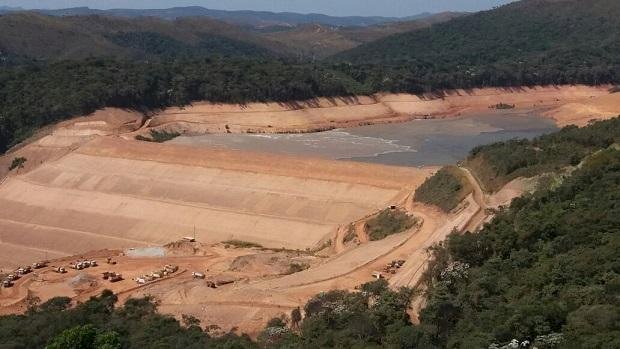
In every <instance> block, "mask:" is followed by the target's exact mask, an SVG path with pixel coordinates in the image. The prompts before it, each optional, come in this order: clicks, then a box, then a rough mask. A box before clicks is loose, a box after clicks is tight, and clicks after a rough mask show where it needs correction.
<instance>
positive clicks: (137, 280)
mask: <svg viewBox="0 0 620 349" xmlns="http://www.w3.org/2000/svg"><path fill="white" fill-rule="evenodd" d="M136 282H137V283H138V284H139V285H144V284H146V279H145V278H141V277H140V278H136Z"/></svg>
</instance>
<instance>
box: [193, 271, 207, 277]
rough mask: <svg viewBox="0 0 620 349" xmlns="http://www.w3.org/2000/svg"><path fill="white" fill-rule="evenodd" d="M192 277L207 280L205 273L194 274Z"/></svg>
mask: <svg viewBox="0 0 620 349" xmlns="http://www.w3.org/2000/svg"><path fill="white" fill-rule="evenodd" d="M192 276H193V277H194V279H204V278H205V274H203V273H199V272H196V271H194V272H192Z"/></svg>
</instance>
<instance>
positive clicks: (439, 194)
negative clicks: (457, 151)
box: [414, 166, 472, 212]
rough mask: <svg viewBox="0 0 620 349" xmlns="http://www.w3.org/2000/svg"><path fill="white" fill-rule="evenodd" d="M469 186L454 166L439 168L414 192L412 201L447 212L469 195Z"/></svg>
mask: <svg viewBox="0 0 620 349" xmlns="http://www.w3.org/2000/svg"><path fill="white" fill-rule="evenodd" d="M471 191H472V188H471V184H469V181H468V180H467V178H466V177H465V175H464V174H463V172H462V171H461V170H460V169H459V168H458V167H456V166H446V167H443V168H441V169H440V170H439V171H437V173H435V174H434V175H433V176H432V177H430V178H429V179H427V180H426V181H424V183H422V185H421V186H420V187H418V189H416V191H415V196H414V200H415V201H419V202H423V203H426V204H430V205H435V206H437V207H439V208H441V209H442V210H443V211H445V212H449V211H451V210H453V209H454V208H456V206H457V205H458V204H459V203H460V202H461V201H463V199H465V197H466V196H467V195H468V194H469V193H471Z"/></svg>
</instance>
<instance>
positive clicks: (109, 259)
mask: <svg viewBox="0 0 620 349" xmlns="http://www.w3.org/2000/svg"><path fill="white" fill-rule="evenodd" d="M106 263H108V264H112V265H114V264H116V261H115V260H112V257H108V259H106Z"/></svg>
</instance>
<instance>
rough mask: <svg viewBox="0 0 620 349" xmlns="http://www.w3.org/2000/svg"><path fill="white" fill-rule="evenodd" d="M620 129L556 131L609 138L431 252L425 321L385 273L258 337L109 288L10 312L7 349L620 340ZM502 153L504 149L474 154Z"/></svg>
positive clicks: (1, 323) (604, 124)
mask: <svg viewBox="0 0 620 349" xmlns="http://www.w3.org/2000/svg"><path fill="white" fill-rule="evenodd" d="M618 124H620V118H615V119H612V120H608V121H601V122H597V123H594V124H593V125H590V126H588V127H585V128H582V129H575V128H571V127H569V128H565V129H564V130H562V131H559V132H557V133H555V134H552V135H550V136H547V137H548V138H546V142H548V146H549V147H554V146H555V147H557V148H558V149H562V148H563V146H564V145H566V144H563V143H567V144H572V142H574V141H575V139H591V140H594V139H602V141H596V142H595V141H592V142H593V143H590V144H591V146H589V147H587V148H586V149H587V150H584V151H580V152H576V154H578V155H577V157H573V155H572V154H569V153H564V154H563V155H558V156H557V157H552V158H548V160H541V161H550V162H552V163H554V165H552V166H549V167H547V168H548V169H555V168H556V166H558V165H555V164H558V163H559V160H558V159H560V158H562V159H563V163H565V164H568V165H570V164H571V163H572V164H574V163H579V166H576V167H575V169H574V170H573V171H572V172H571V173H570V174H568V175H566V176H565V177H564V178H563V179H562V182H561V183H560V184H559V185H557V186H553V187H546V188H545V187H541V188H539V189H538V190H537V191H536V192H535V193H533V194H530V195H526V196H524V197H521V198H518V199H515V200H514V201H513V202H512V204H511V205H510V207H507V208H504V209H502V210H500V211H499V212H498V214H497V215H496V217H495V218H494V219H493V220H492V221H491V222H489V223H487V224H485V226H484V227H483V229H482V230H481V231H480V232H479V233H477V234H470V233H466V234H464V235H451V236H450V237H449V238H448V240H447V241H446V242H445V243H442V244H440V245H436V246H434V247H433V248H431V249H430V251H429V252H430V253H431V262H430V264H429V267H428V269H427V270H426V272H425V274H424V276H423V285H424V286H425V294H424V296H425V297H426V298H427V303H426V306H425V308H424V309H423V310H422V312H421V314H420V324H416V325H414V324H412V323H411V322H410V320H409V316H408V314H407V309H408V307H409V306H410V300H411V297H412V295H413V291H412V290H408V289H401V290H396V291H394V290H391V289H389V288H388V287H387V283H386V282H385V281H384V280H380V281H377V282H373V283H368V284H364V285H361V286H360V287H359V290H357V291H354V292H347V291H329V292H324V293H321V294H318V295H316V296H315V297H313V298H311V299H310V300H309V301H308V302H307V303H306V305H305V306H304V307H303V312H302V311H301V310H293V311H292V312H291V313H290V314H286V316H284V317H282V318H275V319H272V320H271V321H269V323H268V324H267V326H266V328H265V329H264V330H263V331H262V332H261V333H260V335H259V336H258V339H257V340H255V341H254V340H251V339H250V338H249V337H247V336H244V335H242V334H236V333H225V334H221V333H217V329H214V328H213V327H209V326H208V325H209V324H199V322H198V321H197V319H195V318H193V317H191V316H184V317H183V320H182V321H181V322H179V321H177V320H175V319H174V318H171V317H169V316H165V315H161V314H159V313H157V304H156V302H155V301H154V300H153V299H149V298H145V299H132V300H129V301H128V302H127V303H126V304H125V305H123V306H119V305H117V304H116V297H115V296H114V295H113V294H112V293H111V292H104V293H103V294H102V295H101V296H99V297H94V298H92V299H91V300H89V301H87V302H85V303H83V304H78V305H77V306H71V304H70V300H69V299H68V298H54V299H51V300H49V301H47V302H45V303H43V304H37V302H32V304H31V307H30V309H29V310H28V311H27V312H26V314H24V315H9V316H2V317H0V338H3V339H5V340H3V343H2V344H0V348H3V349H4V348H43V347H48V348H101V349H103V348H106V349H114V348H181V347H186V348H512V347H511V346H510V345H512V344H511V342H514V341H516V343H517V345H519V344H521V343H529V344H528V345H526V346H525V347H526V348H530V347H531V346H532V345H535V346H536V347H537V348H540V349H546V348H601V349H603V348H609V349H611V348H618V347H620V254H618V250H619V249H620V205H619V203H620V150H618V143H617V140H618V136H619V135H620V133H618V132H617V127H618V126H617V125H618ZM567 133H569V134H570V137H568V136H566V134H567ZM613 139H615V140H616V143H609V140H613ZM537 142H540V139H537V140H533V141H523V142H522V143H523V144H526V143H527V144H529V146H530V147H532V146H534V145H535V144H537ZM509 144H511V146H513V147H514V150H515V151H512V152H507V153H506V155H505V157H508V158H510V157H511V156H512V155H511V154H514V156H515V159H518V158H519V156H520V155H519V154H520V153H519V152H518V151H516V150H518V148H519V147H522V146H523V145H522V144H520V143H509ZM494 147H500V148H503V147H506V144H505V143H500V144H496V145H490V146H487V147H484V148H480V149H478V150H476V151H475V153H476V156H478V155H480V154H481V153H485V152H488V151H492V150H493V149H494ZM472 155H473V154H472ZM507 161H510V159H508V160H507ZM527 166H528V164H521V165H520V166H518V167H520V168H527ZM199 325H202V327H201V326H199ZM204 327H206V328H207V330H203V329H202V328H204ZM216 334H217V335H216Z"/></svg>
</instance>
